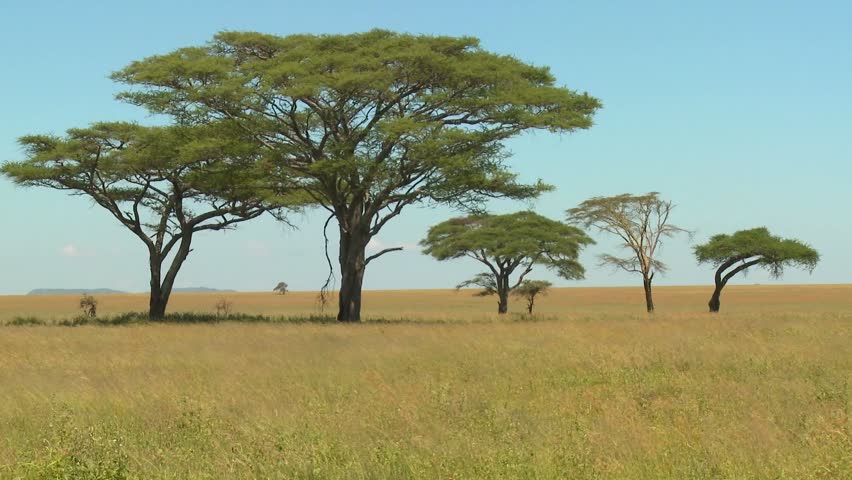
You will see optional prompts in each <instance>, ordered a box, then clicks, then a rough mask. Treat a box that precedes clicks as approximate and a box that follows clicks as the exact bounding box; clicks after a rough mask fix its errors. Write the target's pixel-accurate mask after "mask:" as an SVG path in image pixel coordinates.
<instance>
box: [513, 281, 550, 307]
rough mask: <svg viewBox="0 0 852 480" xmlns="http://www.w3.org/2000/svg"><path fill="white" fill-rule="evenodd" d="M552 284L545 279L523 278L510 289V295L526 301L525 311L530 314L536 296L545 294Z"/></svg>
mask: <svg viewBox="0 0 852 480" xmlns="http://www.w3.org/2000/svg"><path fill="white" fill-rule="evenodd" d="M552 286H553V284H552V283H550V282H548V281H547V280H524V281H523V282H521V284H520V285H518V286H517V287H515V288H513V289H512V295H515V296H518V297H521V298H523V299H525V300H526V301H527V313H529V314H530V315H532V313H533V307H534V306H535V299H536V297H538V296H539V295H541V296H544V295H547V291H548V290H549V289H550V287H552Z"/></svg>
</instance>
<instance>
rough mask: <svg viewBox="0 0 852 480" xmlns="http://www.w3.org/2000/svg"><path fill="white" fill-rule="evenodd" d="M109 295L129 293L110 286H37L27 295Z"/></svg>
mask: <svg viewBox="0 0 852 480" xmlns="http://www.w3.org/2000/svg"><path fill="white" fill-rule="evenodd" d="M84 293H88V294H89V295H108V294H113V293H127V292H122V291H119V290H113V289H110V288H36V289H35V290H32V291H31V292H30V293H28V294H27V295H82V294H84Z"/></svg>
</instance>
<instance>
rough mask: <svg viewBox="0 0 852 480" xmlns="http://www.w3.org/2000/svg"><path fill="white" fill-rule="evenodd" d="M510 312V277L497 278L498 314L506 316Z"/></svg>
mask: <svg viewBox="0 0 852 480" xmlns="http://www.w3.org/2000/svg"><path fill="white" fill-rule="evenodd" d="M508 311H509V276H508V275H506V276H505V277H504V276H498V277H497V313H499V314H500V315H504V314H505V313H506V312H508Z"/></svg>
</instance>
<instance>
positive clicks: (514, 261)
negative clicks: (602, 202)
mask: <svg viewBox="0 0 852 480" xmlns="http://www.w3.org/2000/svg"><path fill="white" fill-rule="evenodd" d="M592 243H594V241H593V240H592V239H591V238H589V237H588V236H587V235H586V234H585V233H583V231H582V230H580V229H579V228H576V227H573V226H570V225H565V224H564V223H561V222H557V221H555V220H551V219H549V218H547V217H543V216H541V215H538V214H536V213H534V212H529V211H524V212H517V213H511V214H507V215H486V214H480V215H471V216H468V217H460V218H451V219H450V220H447V221H445V222H442V223H439V224H438V225H435V226H433V227H432V228H430V229H429V232H428V234H427V235H426V238H425V239H423V240H422V241H421V242H420V244H421V245H422V246H423V247H424V249H423V251H424V253H427V254H429V255H432V256H433V257H435V258H436V259H438V260H451V259H455V258H463V257H467V258H472V259H474V260H476V261H478V262H480V263H482V264H484V265H485V266H486V267H488V271H486V272H483V273H480V274H478V275H476V276H475V277H474V278H472V279H471V280H468V281H466V282H463V283H462V284H460V285H459V288H461V287H467V286H478V287H482V289H483V290H482V292H481V293H480V294H481V295H493V294H496V295H497V313H506V312H507V311H508V309H509V293H510V292H511V291H512V290H513V289H515V288H517V287H518V286H519V285H522V284H523V282H524V278H525V277H526V276H527V274H529V273H530V272H531V271H532V270H533V267H535V266H536V265H542V266H544V267H547V268H549V269H551V270H553V271H555V272H556V273H557V274H559V276H561V277H563V278H566V279H581V278H583V275H584V274H585V270H584V269H583V266H582V265H581V264H580V262H579V261H578V260H577V257H578V256H579V254H580V250H582V248H583V247H585V246H586V245H589V244H592ZM515 273H517V278H516V279H515V281H514V282H512V279H511V277H512V275H513V274H515Z"/></svg>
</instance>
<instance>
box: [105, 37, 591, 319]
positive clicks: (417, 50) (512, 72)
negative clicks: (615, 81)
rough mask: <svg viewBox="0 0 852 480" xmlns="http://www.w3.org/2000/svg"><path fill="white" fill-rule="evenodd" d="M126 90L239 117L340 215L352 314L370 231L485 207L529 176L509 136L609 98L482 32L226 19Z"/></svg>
mask: <svg viewBox="0 0 852 480" xmlns="http://www.w3.org/2000/svg"><path fill="white" fill-rule="evenodd" d="M113 78H114V79H116V80H118V81H121V82H124V83H126V84H129V85H130V91H127V92H124V93H122V94H121V95H120V96H119V97H120V98H121V99H124V100H126V101H128V102H130V103H132V104H135V105H139V106H143V107H146V108H148V109H149V110H150V111H152V112H154V113H157V114H167V115H172V116H173V117H175V118H176V119H178V121H179V122H181V123H185V124H204V123H207V122H211V121H225V122H229V123H230V124H231V125H232V126H233V128H235V129H239V130H240V131H243V132H245V133H247V134H249V135H251V136H252V137H253V138H254V140H255V142H256V143H257V144H258V145H259V146H261V147H263V148H264V149H266V150H267V151H268V152H270V154H271V155H272V157H273V158H274V162H273V167H272V168H271V169H270V171H269V174H270V176H273V177H275V176H276V175H278V176H280V177H281V178H283V179H285V180H287V181H289V180H291V179H292V180H294V181H296V182H297V183H298V184H299V185H300V186H301V187H302V188H303V189H304V191H306V192H307V193H308V194H309V195H310V196H311V198H312V199H313V200H314V202H315V204H316V205H318V206H320V207H322V208H323V209H325V210H326V211H327V212H328V213H329V217H328V220H327V221H326V226H327V225H328V222H329V221H331V220H332V219H334V220H336V222H337V225H338V232H339V238H340V243H339V251H338V262H339V267H340V277H341V278H340V281H341V283H340V291H339V311H338V316H337V318H338V320H340V321H359V320H360V312H361V288H362V284H363V280H364V272H365V269H366V267H367V265H368V264H369V263H370V262H371V261H373V260H375V259H377V258H378V257H380V256H381V255H384V254H386V253H388V252H391V251H394V250H399V248H389V249H384V250H382V251H379V252H377V253H375V254H373V255H371V256H366V255H365V249H366V246H367V244H368V243H369V241H370V239H371V238H372V237H373V236H375V235H377V234H378V233H379V231H380V230H381V229H382V228H383V227H384V226H385V225H386V224H387V223H388V222H389V221H390V220H391V219H393V218H394V217H396V216H398V215H399V214H400V213H401V212H402V210H403V209H404V208H405V207H406V206H408V205H412V204H417V203H424V202H425V203H438V204H446V205H450V206H452V207H455V208H459V209H462V210H465V211H481V207H482V204H483V202H484V201H485V200H487V199H489V198H495V197H504V198H513V199H526V198H532V197H535V196H537V195H538V194H539V193H541V192H542V191H544V190H546V189H547V186H546V185H543V184H542V183H541V182H538V183H534V184H523V183H520V182H519V181H518V180H517V178H516V175H515V174H513V173H512V172H511V171H510V170H509V169H508V166H507V165H506V162H505V160H506V158H507V156H508V155H507V154H506V152H505V150H504V149H503V145H502V142H503V141H504V140H506V139H508V138H511V137H514V136H517V135H518V134H520V133H522V132H524V131H527V130H536V129H546V130H549V131H551V132H571V131H573V130H576V129H583V128H588V127H590V126H591V125H592V115H593V114H594V112H595V111H596V110H597V109H598V108H599V107H600V104H599V102H598V100H596V99H595V98H593V97H591V96H589V95H588V94H585V93H582V94H581V93H577V92H574V91H572V90H569V89H567V88H564V87H560V86H557V85H556V81H555V79H554V77H553V75H552V74H551V73H550V71H549V69H548V68H546V67H536V66H532V65H529V64H526V63H524V62H521V61H520V60H518V59H516V58H514V57H511V56H508V55H497V54H494V53H490V52H488V51H485V50H483V49H482V48H481V47H480V46H479V41H478V40H477V39H475V38H471V37H461V38H453V37H443V36H421V35H409V34H399V33H394V32H389V31H384V30H373V31H370V32H367V33H358V34H351V35H291V36H287V37H279V36H274V35H266V34H260V33H251V32H222V33H219V34H217V35H216V36H215V37H214V38H213V40H212V42H210V43H208V44H207V45H205V46H200V47H189V48H182V49H179V50H176V51H174V52H172V53H169V54H165V55H159V56H153V57H149V58H146V59H144V60H141V61H137V62H134V63H132V64H130V65H129V66H127V67H125V68H124V69H123V70H121V71H119V72H116V73H115V74H114V75H113Z"/></svg>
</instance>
